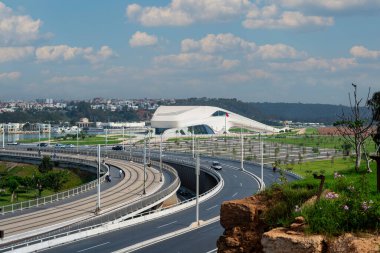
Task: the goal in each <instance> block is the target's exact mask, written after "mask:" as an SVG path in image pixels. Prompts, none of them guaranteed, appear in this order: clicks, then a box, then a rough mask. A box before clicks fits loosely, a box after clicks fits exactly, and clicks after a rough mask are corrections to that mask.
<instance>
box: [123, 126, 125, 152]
mask: <svg viewBox="0 0 380 253" xmlns="http://www.w3.org/2000/svg"><path fill="white" fill-rule="evenodd" d="M124 141H125V139H124V126H123V151H124V150H125V146H124Z"/></svg>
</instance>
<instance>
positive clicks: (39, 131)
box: [38, 123, 41, 143]
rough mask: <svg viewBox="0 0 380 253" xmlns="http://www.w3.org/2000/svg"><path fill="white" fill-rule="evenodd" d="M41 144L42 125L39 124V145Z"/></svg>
mask: <svg viewBox="0 0 380 253" xmlns="http://www.w3.org/2000/svg"><path fill="white" fill-rule="evenodd" d="M40 142H41V123H38V143H40Z"/></svg>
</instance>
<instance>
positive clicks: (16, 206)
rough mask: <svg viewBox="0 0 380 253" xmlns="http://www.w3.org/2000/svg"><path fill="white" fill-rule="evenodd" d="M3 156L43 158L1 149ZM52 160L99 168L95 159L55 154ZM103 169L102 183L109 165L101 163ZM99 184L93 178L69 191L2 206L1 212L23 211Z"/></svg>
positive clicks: (74, 194) (65, 197)
mask: <svg viewBox="0 0 380 253" xmlns="http://www.w3.org/2000/svg"><path fill="white" fill-rule="evenodd" d="M1 156H8V157H24V158H33V159H42V158H41V157H40V156H39V155H38V154H30V153H21V152H3V151H0V157H1ZM52 161H53V162H54V161H58V162H72V163H78V164H84V165H87V166H91V167H95V168H96V169H97V167H98V163H97V162H95V161H91V160H88V159H82V158H74V157H67V156H55V157H54V158H52ZM100 169H101V170H102V171H103V174H104V175H103V176H101V177H100V183H103V182H104V181H105V176H106V173H107V172H108V167H107V166H106V165H105V164H101V168H100ZM97 185H98V180H97V179H96V180H93V181H91V182H89V183H86V184H83V185H80V186H78V187H75V188H72V189H69V190H67V191H62V192H58V193H56V194H53V195H49V196H44V197H38V198H35V199H31V200H26V201H21V202H16V203H13V204H10V205H4V206H0V213H1V214H2V215H4V214H6V213H13V212H15V211H21V210H24V209H28V208H32V207H39V206H42V205H46V204H49V203H52V202H55V201H59V200H62V199H67V198H70V197H73V196H76V195H78V194H81V193H84V192H87V191H89V190H91V189H94V188H95V187H97Z"/></svg>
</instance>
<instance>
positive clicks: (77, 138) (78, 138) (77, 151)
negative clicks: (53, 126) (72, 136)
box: [77, 126, 79, 154]
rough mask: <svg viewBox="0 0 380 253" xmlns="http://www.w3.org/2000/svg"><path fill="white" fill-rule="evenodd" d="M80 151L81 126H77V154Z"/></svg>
mask: <svg viewBox="0 0 380 253" xmlns="http://www.w3.org/2000/svg"><path fill="white" fill-rule="evenodd" d="M78 153H79V127H78V126H77V154H78Z"/></svg>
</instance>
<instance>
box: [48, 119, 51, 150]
mask: <svg viewBox="0 0 380 253" xmlns="http://www.w3.org/2000/svg"><path fill="white" fill-rule="evenodd" d="M50 135H51V125H50V121H49V141H48V143H49V146H50V137H51V136H50Z"/></svg>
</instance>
